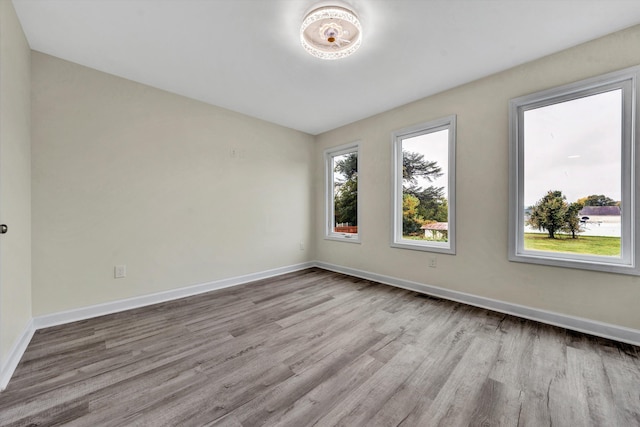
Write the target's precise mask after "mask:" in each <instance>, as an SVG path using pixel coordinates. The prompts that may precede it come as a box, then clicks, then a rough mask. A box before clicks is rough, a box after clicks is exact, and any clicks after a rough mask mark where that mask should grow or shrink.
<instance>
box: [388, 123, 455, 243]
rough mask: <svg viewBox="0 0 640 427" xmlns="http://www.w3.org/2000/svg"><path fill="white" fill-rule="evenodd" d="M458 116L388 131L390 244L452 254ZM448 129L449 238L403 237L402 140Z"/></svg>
mask: <svg viewBox="0 0 640 427" xmlns="http://www.w3.org/2000/svg"><path fill="white" fill-rule="evenodd" d="M456 122H457V116H456V115H455V114H452V115H450V116H447V117H443V118H441V119H437V120H432V121H430V122H427V123H421V124H418V125H413V126H410V127H407V128H404V129H400V130H397V131H394V132H392V133H391V147H392V150H393V151H392V155H391V157H392V159H393V166H392V176H393V179H392V180H391V182H392V185H393V187H392V189H391V197H392V200H393V201H392V203H391V206H392V210H391V218H392V219H391V220H392V221H393V223H392V224H391V247H392V248H399V249H411V250H418V251H427V252H437V253H443V254H451V255H455V253H456V128H457V124H456ZM443 130H447V131H448V147H447V148H448V162H447V175H448V182H447V195H446V196H447V205H448V208H449V212H448V221H447V222H448V224H449V226H448V239H447V242H429V241H419V240H409V239H404V238H403V235H402V203H403V202H402V200H403V194H404V192H403V187H402V185H403V173H402V168H403V154H402V153H403V152H402V142H403V140H405V139H408V138H414V137H417V136H421V135H426V134H430V133H434V132H439V131H443Z"/></svg>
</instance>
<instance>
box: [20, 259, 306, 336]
mask: <svg viewBox="0 0 640 427" xmlns="http://www.w3.org/2000/svg"><path fill="white" fill-rule="evenodd" d="M314 265H315V263H314V262H305V263H301V264H295V265H289V266H286V267H279V268H274V269H272V270H266V271H260V272H257V273H251V274H246V275H243V276H236V277H231V278H228V279H222V280H216V281H213V282H207V283H200V284H197V285H192V286H187V287H184V288H178V289H171V290H169V291H164V292H158V293H154V294H149V295H141V296H139V297H133V298H127V299H123V300H118V301H113V302H107V303H103V304H96V305H91V306H88V307H81V308H75V309H72V310H67V311H62V312H58V313H52V314H45V315H43V316H37V317H35V318H34V319H33V324H34V326H35V329H42V328H48V327H50V326H57V325H62V324H65V323H71V322H77V321H78V320H85V319H90V318H92V317H98V316H104V315H106V314H112V313H117V312H120V311H125V310H131V309H134V308H139V307H144V306H147V305H152V304H158V303H161V302H166V301H171V300H175V299H179V298H185V297H190V296H193V295H198V294H202V293H205V292H210V291H215V290H217V289H223V288H229V287H231V286H237V285H242V284H244V283H249V282H254V281H256V280H261V279H267V278H269V277H274V276H279V275H281V274H286V273H292V272H294V271H299V270H304V269H306V268H310V267H313V266H314Z"/></svg>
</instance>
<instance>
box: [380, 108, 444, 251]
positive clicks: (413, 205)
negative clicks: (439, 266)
mask: <svg viewBox="0 0 640 427" xmlns="http://www.w3.org/2000/svg"><path fill="white" fill-rule="evenodd" d="M392 139H393V175H394V191H393V226H392V229H393V236H392V242H391V246H393V247H396V248H405V249H416V250H423V251H432V252H442V253H450V254H453V253H455V236H456V234H455V231H456V229H455V175H456V173H455V158H456V155H455V153H456V151H455V140H456V117H455V116H449V117H446V118H444V119H440V120H435V121H432V122H429V123H424V124H421V125H417V126H413V127H410V128H406V129H402V130H399V131H397V132H394V133H393V135H392Z"/></svg>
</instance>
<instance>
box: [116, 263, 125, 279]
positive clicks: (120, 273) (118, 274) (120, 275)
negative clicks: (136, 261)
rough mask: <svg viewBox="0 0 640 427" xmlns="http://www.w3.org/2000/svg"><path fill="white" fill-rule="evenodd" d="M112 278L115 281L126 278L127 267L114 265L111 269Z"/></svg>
mask: <svg viewBox="0 0 640 427" xmlns="http://www.w3.org/2000/svg"><path fill="white" fill-rule="evenodd" d="M113 276H114V277H115V278H116V279H122V278H123V277H127V266H126V265H116V266H115V268H114V269H113Z"/></svg>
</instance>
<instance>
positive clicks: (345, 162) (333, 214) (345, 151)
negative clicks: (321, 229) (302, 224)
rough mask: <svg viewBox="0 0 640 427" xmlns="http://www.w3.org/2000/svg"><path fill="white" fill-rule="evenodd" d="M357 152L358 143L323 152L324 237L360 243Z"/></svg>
mask: <svg viewBox="0 0 640 427" xmlns="http://www.w3.org/2000/svg"><path fill="white" fill-rule="evenodd" d="M358 152H359V145H358V143H353V144H348V145H342V146H340V147H334V148H331V149H329V150H326V151H325V163H326V165H325V168H326V169H325V170H326V172H325V173H326V177H327V180H326V205H327V214H326V224H327V229H326V238H327V239H335V240H343V241H350V242H360V235H359V233H358V223H359V221H358V219H359V214H358V205H359V202H358Z"/></svg>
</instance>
